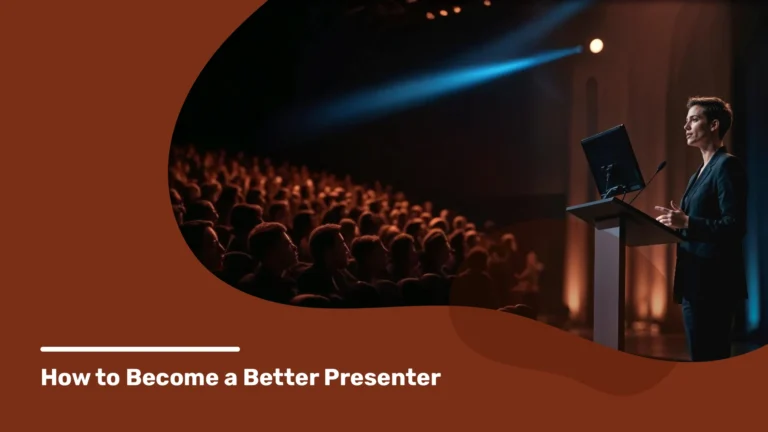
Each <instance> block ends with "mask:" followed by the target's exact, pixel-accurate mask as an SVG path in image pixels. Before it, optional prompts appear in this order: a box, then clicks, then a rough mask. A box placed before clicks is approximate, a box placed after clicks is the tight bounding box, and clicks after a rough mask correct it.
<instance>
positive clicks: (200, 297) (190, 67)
mask: <svg viewBox="0 0 768 432" xmlns="http://www.w3.org/2000/svg"><path fill="white" fill-rule="evenodd" d="M259 3H261V2H259V1H256V2H250V1H242V0H237V1H235V0H228V1H226V2H188V1H178V0H174V1H170V0H167V1H162V2H149V1H143V2H137V1H130V2H126V1H117V0H114V1H109V2H104V1H98V2H97V1H88V2H84V1H80V2H77V1H70V2H32V1H28V2H27V1H23V2H22V1H10V2H4V3H3V6H2V8H3V9H4V11H3V12H2V13H0V17H1V18H0V20H2V22H1V23H0V28H2V29H3V38H2V39H3V46H4V48H3V56H4V59H3V67H2V70H1V71H0V74H2V78H3V80H2V81H3V87H4V89H3V92H2V100H3V103H2V105H3V116H2V117H3V126H2V128H0V133H2V135H3V136H2V141H0V142H2V143H3V153H4V157H3V159H2V160H3V163H4V169H3V170H2V171H3V180H4V185H5V187H4V191H5V192H6V194H7V195H6V202H5V205H4V206H3V212H2V214H3V221H4V224H3V226H4V228H5V232H4V236H3V237H4V240H5V241H3V245H4V246H5V251H4V254H3V256H5V257H10V258H11V259H10V260H9V259H7V258H6V259H4V260H3V263H4V265H3V272H2V273H3V283H2V286H3V291H4V297H5V301H3V309H4V313H3V314H2V316H3V320H4V321H5V322H4V326H3V334H4V336H5V337H4V339H6V340H10V341H11V344H10V346H8V347H7V348H6V349H7V351H6V353H5V354H6V355H5V356H4V357H5V358H6V359H10V360H11V362H10V364H9V363H8V362H4V363H5V367H4V368H5V371H4V374H3V378H4V382H3V386H2V388H3V392H4V393H5V392H7V393H8V394H9V395H10V396H11V397H12V402H11V404H10V405H9V404H8V402H6V403H5V404H4V405H5V407H6V408H7V409H9V411H11V412H12V413H13V414H14V416H7V415H4V416H2V418H3V420H2V422H3V423H6V422H9V421H10V422H13V423H15V425H14V424H12V425H11V426H16V427H13V428H10V429H7V428H6V427H3V429H6V430H21V429H24V430H38V429H43V428H46V429H52V428H57V427H63V426H75V427H77V428H78V429H79V430H84V429H94V430H136V429H138V428H142V429H145V428H152V429H154V428H165V429H167V430H180V429H182V428H184V429H185V430H228V429H230V428H233V427H235V426H245V427H249V428H260V429H262V428H263V430H279V429H288V428H292V427H318V426H320V425H322V424H330V425H332V426H333V427H335V428H337V429H338V427H339V426H340V425H341V424H342V422H343V423H344V424H345V425H348V426H349V427H350V429H351V430H392V429H393V428H403V427H421V428H445V427H446V426H451V427H455V428H461V429H465V430H468V428H472V429H474V428H483V427H494V426H495V427H498V426H509V427H512V428H514V427H521V426H522V427H525V426H531V427H534V426H538V427H542V428H544V429H545V430H549V429H555V428H558V430H559V429H560V428H576V427H587V428H591V427H594V426H604V427H611V428H622V429H624V428H627V429H633V428H638V429H640V428H643V429H647V428H650V427H664V428H667V427H672V426H675V425H676V426H679V427H685V428H694V427H700V426H707V427H708V428H719V427H728V426H730V427H733V426H737V425H738V424H739V423H743V424H746V423H750V418H748V417H749V415H745V413H752V414H751V422H752V423H753V424H758V422H760V421H759V420H758V419H759V413H760V409H761V408H764V405H765V400H764V398H763V397H760V396H759V393H760V390H762V389H763V388H765V387H766V385H767V384H768V378H767V377H768V374H766V373H765V364H766V360H768V350H766V349H761V350H758V351H756V352H753V353H750V354H747V355H744V356H741V357H738V358H734V359H730V360H727V361H723V362H715V363H708V364H676V363H671V362H661V361H656V360H650V359H644V358H640V357H635V356H632V355H629V354H624V353H619V352H615V351H612V350H609V349H607V348H603V347H601V346H598V345H595V344H593V343H592V342H589V341H586V340H582V339H579V338H577V337H576V336H574V335H571V334H568V333H565V332H563V331H560V330H558V329H555V328H551V327H547V326H545V325H543V324H541V323H537V322H533V321H528V320H526V319H524V318H520V317H517V316H514V315H511V314H502V313H497V312H493V311H482V310H474V309H463V308H453V309H449V308H446V307H424V308H398V309H379V310H320V309H317V310H315V309H299V308H293V307H288V306H280V305H276V304H272V303H267V302H264V301H262V300H260V299H257V298H254V297H250V296H248V295H246V294H244V293H241V292H239V291H237V290H235V289H232V288H230V287H228V286H226V285H225V284H224V283H223V282H220V281H219V280H218V279H216V278H215V277H214V276H213V275H211V274H210V273H209V272H208V271H206V270H205V269H204V268H203V267H202V266H201V265H200V264H199V263H198V262H197V261H196V260H195V258H194V257H193V255H192V253H191V252H190V251H189V250H188V249H187V247H186V246H185V244H184V242H183V240H182V238H181V236H180V234H179V231H178V229H177V228H176V226H175V223H174V219H173V215H172V213H171V209H170V205H169V201H168V188H167V184H166V174H167V160H168V159H167V158H168V150H169V142H170V138H171V133H172V131H173V128H174V124H175V121H176V117H177V115H178V113H179V110H180V108H181V106H182V104H183V102H184V99H185V97H186V94H187V92H188V91H189V89H190V87H191V86H192V84H193V82H194V80H195V79H196V77H197V75H198V73H199V72H200V71H201V70H202V68H203V67H204V65H205V64H206V62H207V60H208V59H209V58H210V57H211V56H212V54H213V53H214V52H215V51H216V49H217V48H218V47H219V46H220V44H221V43H222V42H223V41H224V40H225V39H226V38H227V36H228V35H229V34H230V33H231V32H232V31H233V30H235V29H236V28H237V27H238V26H239V25H240V24H241V23H242V22H243V21H244V20H245V19H246V18H247V17H248V16H249V15H250V14H252V13H253V12H254V10H255V9H256V8H257V6H258V4H259ZM43 345H54V346H56V345H76V346H79V345H237V346H240V347H241V348H242V352H240V353H230V354H43V353H40V351H39V350H40V346H43ZM761 366H762V367H761ZM276 367H279V368H282V369H285V368H288V367H290V368H292V369H293V370H294V371H304V372H310V371H317V372H322V370H323V368H325V367H333V368H337V369H340V370H344V371H349V372H354V371H357V372H380V371H404V370H406V369H407V368H409V367H411V368H414V369H416V370H418V371H424V372H440V373H442V378H440V379H439V381H438V382H439V385H438V386H437V387H434V388H432V387H414V388H397V387H322V386H320V387H314V388H310V387H303V388H298V387H295V388H290V387H275V386H271V387H261V386H256V387H242V386H238V387H233V388H229V387H225V386H223V384H220V385H219V386H217V387H211V388H173V387H164V388H159V387H152V388H146V387H125V386H120V387H115V388H111V387H99V386H94V385H91V386H89V387H85V388H77V387H67V388H61V387H41V385H40V382H41V369H42V368H48V369H50V368H56V369H58V370H59V371H70V372H92V373H93V372H95V371H96V369H97V368H103V369H105V371H109V372H119V373H120V375H121V377H122V380H123V382H124V381H125V376H124V372H125V369H126V368H140V369H142V370H146V371H151V372H160V371H165V372H177V371H178V372H184V371H201V372H208V371H214V372H218V373H219V374H220V377H221V379H222V381H223V376H224V374H225V373H226V372H230V371H232V372H241V371H242V369H244V368H256V369H259V370H268V369H274V368H276ZM9 384H10V385H9ZM6 400H7V399H6ZM756 413H757V414H756ZM696 416H701V417H698V418H697V417H696ZM715 416H716V417H717V418H714V417H715ZM760 423H762V422H760Z"/></svg>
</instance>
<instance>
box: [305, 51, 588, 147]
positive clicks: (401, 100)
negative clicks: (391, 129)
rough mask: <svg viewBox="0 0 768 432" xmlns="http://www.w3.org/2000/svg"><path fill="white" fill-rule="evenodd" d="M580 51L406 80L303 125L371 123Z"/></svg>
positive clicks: (312, 114)
mask: <svg viewBox="0 0 768 432" xmlns="http://www.w3.org/2000/svg"><path fill="white" fill-rule="evenodd" d="M580 52H582V46H576V47H572V48H565V49H559V50H553V51H546V52H542V53H539V54H536V55H532V56H528V57H522V58H518V59H513V60H509V61H505V62H500V63H494V64H489V65H481V66H475V67H467V68H463V69H458V70H454V71H450V72H443V73H436V74H427V75H423V76H420V77H416V78H412V79H406V80H403V81H400V82H397V83H394V84H390V85H386V86H383V87H379V88H375V89H371V90H365V91H361V92H359V93H357V94H354V95H352V96H349V97H345V98H341V99H339V100H335V101H331V102H328V103H325V104H321V105H319V106H316V107H314V108H313V109H310V110H309V111H308V112H307V114H306V115H305V116H303V118H304V122H303V123H304V126H305V129H309V131H311V130H317V129H323V128H327V127H332V126H335V125H339V124H343V123H347V122H351V121H352V122H353V121H360V120H369V119H371V118H375V117H379V116H382V115H386V114H388V113H391V112H393V111H397V110H402V109H407V108H411V107H413V106H417V105H421V104H424V103H425V102H428V101H430V100H433V99H436V98H438V97H441V96H444V95H446V94H449V93H452V92H456V91H459V90H462V89H465V88H469V87H472V86H476V85H479V84H482V83H485V82H488V81H491V80H493V79H497V78H500V77H503V76H507V75H511V74H514V73H517V72H520V71H523V70H526V69H531V68H534V67H536V66H539V65H542V64H545V63H549V62H553V61H555V60H559V59H562V58H564V57H568V56H571V55H574V54H578V53H580ZM309 131H307V132H309Z"/></svg>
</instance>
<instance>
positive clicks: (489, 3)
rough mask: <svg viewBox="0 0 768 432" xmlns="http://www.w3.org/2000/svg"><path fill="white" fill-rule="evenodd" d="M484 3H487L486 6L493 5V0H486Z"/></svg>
mask: <svg viewBox="0 0 768 432" xmlns="http://www.w3.org/2000/svg"><path fill="white" fill-rule="evenodd" d="M483 4H484V5H486V6H490V5H491V0H485V1H484V2H483Z"/></svg>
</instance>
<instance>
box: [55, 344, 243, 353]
mask: <svg viewBox="0 0 768 432" xmlns="http://www.w3.org/2000/svg"><path fill="white" fill-rule="evenodd" d="M40 352H59V353H108V352H110V353H114V352H121V353H125V352H131V353H172V352H173V353H180V352H181V353H191V352H217V353H220V352H240V347H237V346H218V347H204V346H193V347H183V346H157V347H155V346H152V347H149V346H144V347H141V346H136V347H134V346H82V347H75V346H70V347H68V346H44V347H40Z"/></svg>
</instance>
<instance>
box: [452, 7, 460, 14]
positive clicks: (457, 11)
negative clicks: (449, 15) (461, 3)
mask: <svg viewBox="0 0 768 432" xmlns="http://www.w3.org/2000/svg"><path fill="white" fill-rule="evenodd" d="M453 12H454V13H459V12H461V8H460V7H458V6H456V7H454V8H453Z"/></svg>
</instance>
